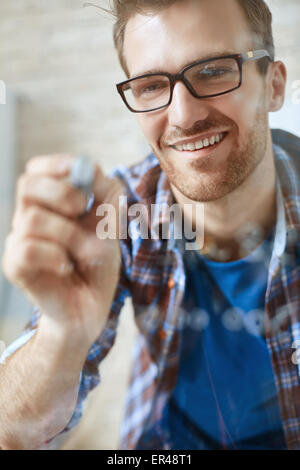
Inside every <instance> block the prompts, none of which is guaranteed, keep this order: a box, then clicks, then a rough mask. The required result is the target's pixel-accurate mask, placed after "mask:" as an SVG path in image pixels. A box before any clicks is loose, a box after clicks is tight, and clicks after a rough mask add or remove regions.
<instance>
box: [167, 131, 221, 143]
mask: <svg viewBox="0 0 300 470" xmlns="http://www.w3.org/2000/svg"><path fill="white" fill-rule="evenodd" d="M228 132H229V131H228V129H223V130H222V129H217V130H214V131H211V132H207V133H206V134H199V135H197V136H195V137H190V138H186V139H181V140H177V141H174V142H172V143H171V142H169V143H168V144H166V146H168V147H176V146H178V145H188V144H194V143H196V142H199V141H204V140H205V139H208V140H209V139H210V138H211V137H213V136H217V135H220V134H227V133H228Z"/></svg>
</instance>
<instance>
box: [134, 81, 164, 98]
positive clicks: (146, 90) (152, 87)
mask: <svg viewBox="0 0 300 470" xmlns="http://www.w3.org/2000/svg"><path fill="white" fill-rule="evenodd" d="M167 86H168V85H167V84H166V83H165V82H157V83H151V84H149V85H147V86H143V87H141V88H140V89H139V90H138V95H146V94H150V93H155V92H158V91H161V90H163V89H165V88H167Z"/></svg>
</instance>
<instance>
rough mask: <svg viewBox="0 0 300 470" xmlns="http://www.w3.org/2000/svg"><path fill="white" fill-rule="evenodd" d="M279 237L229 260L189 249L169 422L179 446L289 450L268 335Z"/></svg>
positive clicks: (166, 423) (165, 424)
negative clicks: (268, 296) (270, 282)
mask: <svg viewBox="0 0 300 470" xmlns="http://www.w3.org/2000/svg"><path fill="white" fill-rule="evenodd" d="M272 242H273V232H272V233H271V234H270V236H269V237H268V238H267V239H266V240H265V241H264V243H263V244H261V245H260V246H259V247H258V248H257V249H256V250H255V251H254V252H252V253H251V254H250V255H249V256H247V257H246V258H244V259H241V260H238V261H233V262H228V263H221V262H215V261H212V260H209V259H207V258H205V257H204V256H201V255H200V254H199V253H196V252H185V253H184V262H185V267H186V276H187V279H186V292H185V297H184V305H183V306H184V310H185V319H184V320H185V323H184V325H185V326H184V329H183V338H182V343H181V346H182V349H181V355H180V364H179V372H178V380H177V383H176V386H175V389H174V390H173V393H172V395H171V397H170V400H169V401H168V403H167V405H166V407H165V409H164V413H163V420H162V425H163V427H164V429H166V430H167V431H168V432H169V438H170V440H171V442H172V448H173V449H286V444H285V439H284V433H283V428H282V421H281V417H280V409H279V404H278V399H277V393H276V386H275V381H274V375H273V369H272V365H271V359H270V355H269V352H268V349H267V345H266V342H265V339H264V324H263V323H264V322H263V318H264V306H265V292H266V286H267V274H268V264H269V261H270V257H271V249H272Z"/></svg>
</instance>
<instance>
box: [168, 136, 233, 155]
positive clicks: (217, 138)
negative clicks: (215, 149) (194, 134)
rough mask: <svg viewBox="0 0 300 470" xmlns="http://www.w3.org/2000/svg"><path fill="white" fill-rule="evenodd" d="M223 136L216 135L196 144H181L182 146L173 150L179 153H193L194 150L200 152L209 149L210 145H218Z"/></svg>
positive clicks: (177, 146)
mask: <svg viewBox="0 0 300 470" xmlns="http://www.w3.org/2000/svg"><path fill="white" fill-rule="evenodd" d="M223 138H224V134H218V135H214V136H212V137H210V138H209V139H204V140H199V141H198V142H195V143H188V144H182V145H176V146H175V148H176V149H177V150H179V151H180V152H182V151H184V152H186V151H190V152H193V151H194V150H200V149H202V148H203V147H209V146H210V145H214V144H218V143H219V142H221V140H223Z"/></svg>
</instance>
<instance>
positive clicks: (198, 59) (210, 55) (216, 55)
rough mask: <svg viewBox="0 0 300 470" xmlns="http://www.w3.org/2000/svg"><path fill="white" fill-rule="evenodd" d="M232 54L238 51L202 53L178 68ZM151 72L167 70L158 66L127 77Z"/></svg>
mask: <svg viewBox="0 0 300 470" xmlns="http://www.w3.org/2000/svg"><path fill="white" fill-rule="evenodd" d="M232 54H238V52H236V51H233V50H226V51H221V52H220V51H218V52H215V53H210V54H207V55H204V56H201V57H197V58H196V59H195V60H192V61H189V62H186V63H185V64H184V65H183V66H182V67H181V68H180V70H183V69H184V68H185V67H188V66H189V65H193V64H195V63H196V62H201V61H202V60H208V59H212V58H215V57H223V56H226V55H232ZM152 73H158V74H159V73H167V71H166V70H163V69H158V68H155V69H150V70H145V71H144V70H143V71H142V72H138V73H135V74H134V75H132V76H130V77H129V78H136V77H140V76H141V75H150V74H152Z"/></svg>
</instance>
